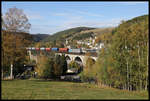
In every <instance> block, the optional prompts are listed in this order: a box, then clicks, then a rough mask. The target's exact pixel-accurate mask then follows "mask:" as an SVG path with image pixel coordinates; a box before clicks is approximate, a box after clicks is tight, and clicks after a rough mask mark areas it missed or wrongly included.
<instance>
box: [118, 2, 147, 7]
mask: <svg viewBox="0 0 150 101" xmlns="http://www.w3.org/2000/svg"><path fill="white" fill-rule="evenodd" d="M144 3H148V2H144V1H143V2H130V1H129V2H117V4H123V5H131V6H132V5H137V4H144Z"/></svg>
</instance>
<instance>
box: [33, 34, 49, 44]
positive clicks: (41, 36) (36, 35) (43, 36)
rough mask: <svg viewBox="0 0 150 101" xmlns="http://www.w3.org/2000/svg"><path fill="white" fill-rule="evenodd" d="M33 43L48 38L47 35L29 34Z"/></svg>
mask: <svg viewBox="0 0 150 101" xmlns="http://www.w3.org/2000/svg"><path fill="white" fill-rule="evenodd" d="M31 35H32V38H33V41H34V42H40V41H41V40H44V39H45V38H47V37H48V36H49V34H31Z"/></svg>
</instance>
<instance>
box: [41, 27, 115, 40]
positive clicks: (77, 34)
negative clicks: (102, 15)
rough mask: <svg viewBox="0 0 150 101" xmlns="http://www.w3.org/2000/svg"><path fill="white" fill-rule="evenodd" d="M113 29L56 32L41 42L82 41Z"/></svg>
mask: <svg viewBox="0 0 150 101" xmlns="http://www.w3.org/2000/svg"><path fill="white" fill-rule="evenodd" d="M113 29H114V28H111V27H110V28H90V27H76V28H71V29H67V30H64V31H60V32H57V33H55V34H53V35H50V36H48V37H47V38H45V39H44V40H42V41H43V42H49V41H54V40H59V41H64V39H67V40H82V39H86V38H89V37H93V36H98V35H100V34H103V33H108V32H111V31H112V30H113Z"/></svg>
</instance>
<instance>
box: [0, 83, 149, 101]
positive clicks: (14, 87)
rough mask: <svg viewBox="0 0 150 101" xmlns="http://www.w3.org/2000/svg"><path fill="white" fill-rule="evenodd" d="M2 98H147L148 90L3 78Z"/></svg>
mask: <svg viewBox="0 0 150 101" xmlns="http://www.w3.org/2000/svg"><path fill="white" fill-rule="evenodd" d="M1 94H2V95H1V96H2V99H148V92H146V91H142V92H129V91H124V90H118V89H114V88H100V87H96V86H95V85H93V84H87V83H73V82H64V81H44V80H12V81H11V80H7V81H6V80H5V81H4V80H3V81H2V93H1Z"/></svg>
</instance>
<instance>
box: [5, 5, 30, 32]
mask: <svg viewBox="0 0 150 101" xmlns="http://www.w3.org/2000/svg"><path fill="white" fill-rule="evenodd" d="M30 27H31V24H30V23H29V22H28V18H27V17H26V15H25V14H24V12H23V10H22V9H18V8H16V7H14V8H9V9H8V12H6V14H5V15H4V17H3V29H4V30H8V31H11V32H29V29H30Z"/></svg>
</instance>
